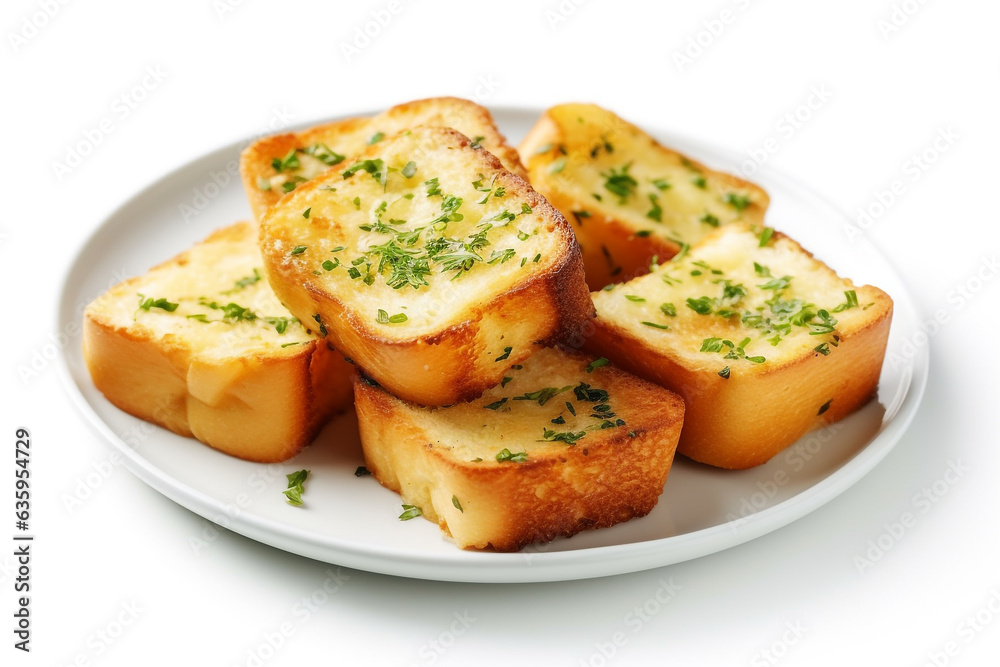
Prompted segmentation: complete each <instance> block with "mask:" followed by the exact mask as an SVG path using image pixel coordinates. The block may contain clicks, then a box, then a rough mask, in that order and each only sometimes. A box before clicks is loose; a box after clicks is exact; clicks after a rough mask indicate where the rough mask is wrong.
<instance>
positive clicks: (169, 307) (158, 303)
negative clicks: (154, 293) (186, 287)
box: [139, 294, 179, 313]
mask: <svg viewBox="0 0 1000 667" xmlns="http://www.w3.org/2000/svg"><path fill="white" fill-rule="evenodd" d="M178 305H179V304H176V303H174V302H173V301H167V300H166V299H154V298H153V297H146V296H144V295H142V294H140V295H139V309H140V310H144V311H146V312H147V313H148V312H149V309H150V308H159V309H160V310H165V311H167V312H168V313H172V312H174V311H175V310H177V306H178Z"/></svg>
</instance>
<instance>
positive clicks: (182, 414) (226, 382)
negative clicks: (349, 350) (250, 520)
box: [83, 222, 353, 462]
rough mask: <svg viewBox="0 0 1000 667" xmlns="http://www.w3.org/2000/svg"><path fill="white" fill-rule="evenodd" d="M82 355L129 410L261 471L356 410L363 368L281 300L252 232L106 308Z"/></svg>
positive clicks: (96, 316)
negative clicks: (357, 378)
mask: <svg viewBox="0 0 1000 667" xmlns="http://www.w3.org/2000/svg"><path fill="white" fill-rule="evenodd" d="M83 351H84V358H85V359H86V362H87V367H88V368H89V369H90V374H91V377H92V378H93V380H94V384H95V385H96V386H97V388H98V389H99V390H100V391H101V392H102V393H103V394H104V395H105V396H106V397H107V399H108V400H109V401H111V402H112V403H114V404H115V405H117V406H118V407H119V408H121V409H122V410H124V411H126V412H128V413H130V414H132V415H135V416H136V417H140V418H142V419H145V420H148V421H151V422H154V423H156V424H160V425H161V426H164V427H166V428H168V429H170V430H171V431H174V432H175V433H179V434H181V435H184V436H194V437H195V438H198V439H199V440H201V441H202V442H204V443H206V444H208V445H211V446H212V447H215V448H216V449H219V450H221V451H223V452H226V453H227V454H232V455H233V456H237V457H239V458H242V459H248V460H251V461H268V462H274V461H283V460H285V459H287V458H289V457H291V456H293V455H295V454H296V453H297V452H298V451H299V450H300V449H302V447H304V446H305V445H306V444H308V443H309V442H310V440H311V439H312V438H313V436H314V435H315V433H316V432H317V430H318V429H319V427H320V426H321V425H322V424H323V423H324V422H325V421H326V420H327V419H328V418H329V417H330V416H331V415H332V414H333V413H335V412H337V411H339V410H343V409H345V408H347V407H349V406H350V404H351V398H352V393H351V383H350V376H351V373H352V372H353V368H352V366H351V365H350V364H348V363H347V362H346V361H345V360H344V358H343V357H342V356H341V355H340V354H339V353H338V352H335V351H334V350H333V348H332V347H331V346H329V345H328V343H327V342H326V341H321V340H319V339H317V338H316V337H315V336H313V335H312V334H310V333H309V332H308V331H307V330H306V328H305V327H303V326H302V325H301V324H300V323H299V322H298V321H296V320H295V319H294V317H293V316H292V315H291V313H289V312H288V311H287V310H286V309H285V308H283V307H282V306H281V304H280V303H279V302H278V300H277V298H276V297H275V296H274V292H272V291H271V289H270V287H269V286H268V284H267V281H265V280H262V274H261V257H260V251H259V250H258V248H257V239H256V229H255V227H254V226H253V225H251V224H250V223H246V222H244V223H239V224H236V225H233V226H231V227H226V228H224V229H221V230H218V231H216V232H215V233H214V234H212V235H211V236H209V237H208V238H207V239H205V240H204V241H203V242H201V243H199V244H197V245H195V246H194V247H193V248H191V249H190V250H188V251H186V252H184V253H181V254H180V255H178V256H177V257H175V258H173V259H171V260H169V261H167V262H165V263H163V264H161V265H159V266H157V267H155V268H153V269H151V270H150V271H149V272H148V273H146V274H145V275H143V276H139V277H136V278H132V279H130V280H127V281H125V282H123V283H121V284H119V285H117V286H115V287H113V288H111V289H110V290H109V291H108V292H106V293H105V294H103V295H102V296H100V297H99V298H97V299H96V300H95V301H94V302H92V303H91V304H90V305H89V306H87V309H86V311H85V314H84V322H83Z"/></svg>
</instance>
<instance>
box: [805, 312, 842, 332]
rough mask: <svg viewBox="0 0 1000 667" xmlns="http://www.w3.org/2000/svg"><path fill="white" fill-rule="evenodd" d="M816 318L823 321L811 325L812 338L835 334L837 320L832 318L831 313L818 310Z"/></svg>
mask: <svg viewBox="0 0 1000 667" xmlns="http://www.w3.org/2000/svg"><path fill="white" fill-rule="evenodd" d="M816 316H817V317H819V319H820V320H822V321H821V322H810V323H809V335H810V336H822V335H823V334H829V333H833V332H834V330H835V329H836V326H837V320H836V319H834V318H832V317H830V313H828V312H827V311H825V310H818V311H816Z"/></svg>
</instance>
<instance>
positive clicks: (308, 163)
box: [240, 97, 527, 220]
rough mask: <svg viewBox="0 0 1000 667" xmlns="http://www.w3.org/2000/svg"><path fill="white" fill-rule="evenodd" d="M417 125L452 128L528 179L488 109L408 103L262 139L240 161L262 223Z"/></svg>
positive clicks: (447, 100)
mask: <svg viewBox="0 0 1000 667" xmlns="http://www.w3.org/2000/svg"><path fill="white" fill-rule="evenodd" d="M419 125H426V126H436V127H451V128H453V129H456V130H458V131H459V132H461V133H462V134H464V135H466V136H467V137H470V138H471V139H472V140H473V142H476V143H478V144H479V145H482V147H483V148H485V149H486V150H488V151H489V152H491V153H493V155H495V156H496V157H497V158H498V159H499V160H500V162H502V163H503V165H504V167H506V168H507V169H508V170H510V171H512V172H514V173H515V174H517V175H518V176H521V177H524V178H526V177H527V173H526V172H525V170H524V167H523V166H522V165H521V162H520V158H519V156H518V153H517V151H516V150H515V149H514V148H513V147H512V146H510V145H509V144H508V143H507V140H506V139H505V138H504V136H503V135H502V134H501V133H500V131H499V130H498V129H497V126H496V123H494V122H493V116H492V115H491V114H490V112H489V111H488V110H487V109H485V108H484V107H482V106H480V105H478V104H476V103H475V102H471V101H469V100H463V99H460V98H457V97H436V98H431V99H426V100H417V101H414V102H407V103H406V104H400V105H397V106H394V107H392V108H391V109H388V110H386V111H384V112H382V113H380V114H379V115H377V116H373V117H370V118H351V119H348V120H342V121H337V122H333V123H328V124H325V125H320V126H317V127H313V128H310V129H308V130H304V131H302V132H294V133H287V134H279V135H275V136H272V137H266V138H264V139H261V140H259V141H257V142H255V143H253V144H251V145H250V146H248V147H247V148H246V149H245V150H244V151H243V154H242V155H241V157H240V173H241V175H242V178H243V186H244V188H245V189H246V192H247V197H248V198H249V200H250V208H251V210H252V211H253V214H254V216H255V217H256V218H257V219H258V220H260V218H261V217H262V216H263V215H264V212H265V211H266V210H267V209H268V208H269V207H270V206H273V205H274V204H275V203H276V202H277V201H278V200H279V199H280V198H281V196H282V195H283V194H285V193H287V192H290V191H291V190H294V189H295V188H296V186H298V185H300V184H301V183H304V182H305V181H307V180H309V179H312V178H314V177H316V176H318V175H319V174H322V173H323V172H325V171H327V170H329V169H331V168H335V167H337V166H338V165H342V164H343V163H344V161H345V160H350V159H351V158H353V157H354V156H356V155H359V154H360V153H363V152H364V151H365V149H366V148H368V146H369V145H371V144H374V143H378V141H380V140H381V139H382V138H384V137H390V136H392V135H394V134H398V133H399V132H401V131H403V130H407V129H410V128H413V127H417V126H419Z"/></svg>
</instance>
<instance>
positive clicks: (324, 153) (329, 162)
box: [303, 143, 346, 167]
mask: <svg viewBox="0 0 1000 667" xmlns="http://www.w3.org/2000/svg"><path fill="white" fill-rule="evenodd" d="M303 150H304V152H305V153H306V154H307V155H311V156H313V157H314V158H316V159H317V160H320V161H321V162H322V163H323V164H325V165H326V166H328V167H332V166H333V165H335V164H340V163H341V162H343V161H344V159H345V158H346V156H344V155H341V154H340V153H337V152H336V151H334V150H331V149H330V147H329V146H327V145H326V144H323V143H317V144H313V145H311V146H307V147H306V148H305V149H303Z"/></svg>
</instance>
